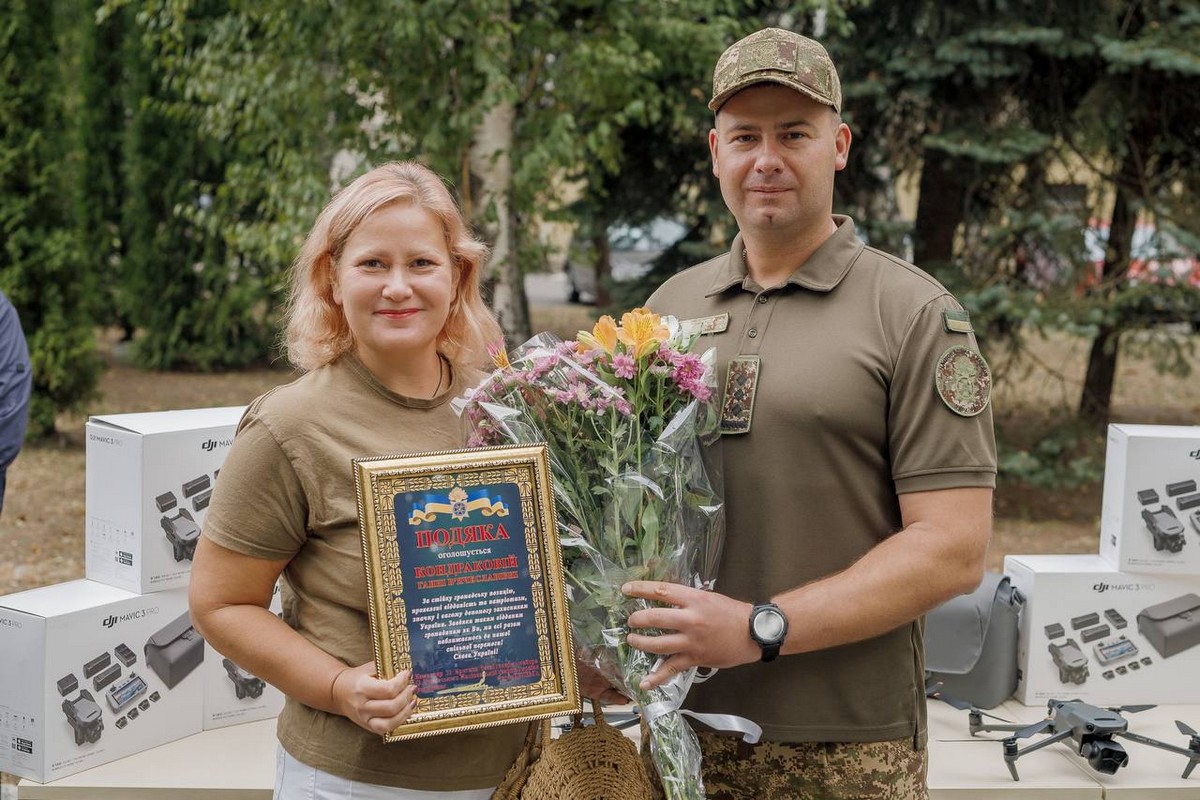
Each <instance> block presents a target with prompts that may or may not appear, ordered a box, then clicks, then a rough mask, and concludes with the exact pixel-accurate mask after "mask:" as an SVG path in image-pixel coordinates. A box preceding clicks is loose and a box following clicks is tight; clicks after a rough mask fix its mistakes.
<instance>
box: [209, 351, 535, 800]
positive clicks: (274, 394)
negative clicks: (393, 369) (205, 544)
mask: <svg viewBox="0 0 1200 800" xmlns="http://www.w3.org/2000/svg"><path fill="white" fill-rule="evenodd" d="M480 378H482V375H480V374H479V373H477V372H463V371H461V370H455V377H454V381H453V383H452V385H451V387H450V389H449V390H447V391H446V392H444V393H443V394H442V395H440V396H438V397H437V398H435V399H433V400H418V399H412V398H407V397H402V396H400V395H397V394H395V393H393V392H391V391H389V390H388V389H387V388H385V387H384V386H383V385H382V384H380V383H379V381H378V380H376V379H375V377H374V376H373V375H372V374H371V372H370V371H368V370H367V369H366V368H365V367H364V366H363V365H362V363H361V362H359V361H358V360H357V359H356V358H354V357H353V356H343V357H342V358H341V359H339V360H338V361H336V362H334V363H333V364H331V365H329V366H326V367H322V368H320V369H317V370H315V371H313V372H310V373H308V374H306V375H304V376H303V377H301V378H299V379H298V380H296V381H294V382H293V383H290V384H288V385H286V386H280V387H278V388H276V389H273V390H272V391H270V392H268V393H267V394H265V395H263V396H262V397H260V398H258V399H257V400H255V401H254V402H253V403H251V404H250V406H249V408H248V409H247V411H246V414H245V416H244V417H243V418H242V421H241V423H240V425H239V426H238V431H237V436H236V437H235V439H234V443H233V447H232V448H231V449H230V452H229V456H228V458H227V459H226V460H225V463H224V464H223V465H222V467H221V472H220V475H219V477H218V480H217V483H216V487H215V488H214V491H213V499H212V504H211V506H210V508H209V511H208V517H207V519H206V521H205V524H204V532H203V535H204V536H207V537H208V538H209V539H211V540H212V541H214V542H216V543H217V544H219V545H221V546H222V547H226V548H229V549H230V550H234V551H236V552H239V553H243V554H245V555H249V556H253V557H256V558H267V559H277V560H281V559H290V562H289V564H288V566H287V567H286V569H285V570H284V573H283V580H282V582H281V583H282V589H281V595H282V602H283V617H284V619H285V620H286V621H287V623H288V624H289V625H291V626H292V627H293V628H295V629H296V630H297V631H298V632H299V633H300V635H302V636H304V637H305V638H306V639H308V640H309V641H311V642H313V643H315V644H316V645H317V646H319V647H320V648H321V649H323V650H325V651H326V652H328V653H330V654H332V655H333V656H335V657H336V658H338V659H340V660H341V661H344V662H345V663H346V664H347V665H350V666H357V665H359V664H363V663H366V662H367V661H370V660H371V658H372V657H373V646H372V638H371V630H370V621H369V617H368V611H367V586H366V579H365V577H364V574H365V573H364V569H363V556H362V544H361V539H360V535H359V527H358V512H357V504H356V499H355V490H354V475H353V472H352V469H351V459H353V458H359V457H367V456H388V455H403V454H406V453H416V452H423V451H432V450H447V449H454V448H460V447H462V446H463V444H464V442H465V441H466V435H467V431H466V426H465V422H464V421H463V420H461V419H460V418H459V417H458V416H456V415H455V413H454V411H453V410H452V409H451V407H450V402H449V401H450V399H451V398H452V397H454V396H455V395H458V394H461V393H462V392H463V391H465V390H466V389H467V388H469V387H471V386H473V385H474V384H475V383H477V382H478V380H479V379H480ZM527 730H528V728H527V726H526V725H523V724H522V725H507V726H503V727H498V728H491V729H486V730H481V731H473V732H468V733H455V734H445V735H441V736H433V737H429V738H422V739H415V740H409V741H403V742H396V743H392V744H384V742H383V740H382V738H381V737H380V736H378V735H376V734H372V733H370V732H368V731H366V730H364V729H362V728H360V727H358V726H357V725H355V724H354V723H353V722H351V721H350V720H349V719H347V718H345V717H342V716H339V715H336V714H330V713H327V712H324V711H318V710H315V709H312V708H309V707H308V706H305V705H303V704H301V703H298V702H296V701H295V700H293V699H291V698H288V699H287V701H286V703H285V705H284V709H283V712H282V714H280V717H279V723H278V735H279V741H280V744H282V746H283V747H284V749H286V750H287V751H288V752H289V753H291V754H292V755H293V756H294V757H295V758H297V759H298V760H300V761H301V762H303V763H305V764H308V765H310V766H313V767H317V768H318V769H322V770H325V771H326V772H329V773H331V774H334V775H338V776H341V777H343V778H348V779H351V780H356V781H363V782H368V783H375V784H382V785H386V786H401V787H405V788H409V789H420V790H426V791H431V790H439V791H450V790H462V789H480V788H485V787H488V786H494V785H496V784H497V783H499V782H500V779H501V778H503V776H504V773H505V772H506V771H507V769H508V767H509V766H510V765H511V764H512V763H513V760H514V759H515V757H516V755H517V753H518V752H519V751H520V749H521V747H522V745H523V743H524V738H525V733H526V731H527Z"/></svg>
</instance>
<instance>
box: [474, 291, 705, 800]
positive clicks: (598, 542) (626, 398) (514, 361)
mask: <svg viewBox="0 0 1200 800" xmlns="http://www.w3.org/2000/svg"><path fill="white" fill-rule="evenodd" d="M696 338H697V336H696V335H695V334H688V333H685V332H684V331H683V330H682V329H681V327H680V325H679V324H678V323H677V322H676V321H675V320H674V319H673V318H671V317H659V316H658V315H656V314H654V313H651V312H650V311H647V310H646V309H640V308H639V309H635V310H633V311H631V312H629V313H626V314H624V315H623V316H622V318H621V324H620V325H618V324H617V323H616V321H615V320H614V319H613V318H612V317H608V316H605V317H601V318H600V321H599V322H597V323H596V325H595V327H594V328H593V329H592V331H591V332H590V333H588V332H583V331H581V332H580V334H579V336H578V338H577V339H576V340H574V341H565V342H564V341H561V340H559V339H558V338H557V337H554V336H553V335H550V334H541V335H539V336H536V337H534V338H533V339H531V340H529V341H528V342H526V343H525V344H524V345H522V346H521V347H519V348H517V350H516V351H514V352H513V353H512V354H511V357H510V355H509V354H507V353H505V352H504V351H503V349H502V348H500V347H496V348H494V349H493V350H492V357H493V360H494V361H495V362H496V366H497V369H496V371H495V372H493V373H492V374H491V375H490V376H489V377H488V378H487V379H486V380H485V381H484V382H483V383H482V384H480V385H479V386H478V387H476V388H475V389H473V390H471V391H470V392H468V393H467V395H466V396H465V397H464V398H462V399H461V400H459V401H457V408H458V409H459V411H460V413H465V414H466V415H467V418H468V420H469V421H470V423H471V425H472V429H473V433H472V436H471V440H470V443H471V445H472V446H483V445H494V444H504V443H514V444H516V443H526V444H527V443H533V442H546V443H547V445H548V449H549V454H550V462H551V470H552V472H553V479H554V480H553V484H554V494H555V501H556V504H557V508H558V525H559V534H560V539H561V542H562V544H563V550H564V561H565V563H566V570H567V577H568V586H569V590H570V599H571V617H572V625H573V627H574V634H575V641H576V647H577V649H578V651H579V653H580V658H581V659H583V660H584V661H586V662H588V663H590V664H591V665H592V666H594V667H595V668H596V669H598V670H599V671H600V672H601V673H602V674H603V675H604V676H605V677H606V678H608V680H609V681H610V682H612V683H613V685H614V686H617V687H619V688H620V689H621V691H622V692H623V693H624V694H625V695H626V696H628V697H631V698H633V699H634V700H635V702H636V703H637V704H638V706H639V707H640V708H641V711H642V715H643V718H644V719H645V721H646V722H647V724H648V725H649V729H650V734H651V740H650V749H651V755H652V757H653V760H654V763H655V766H656V767H657V768H658V772H659V775H660V776H661V778H662V782H663V788H664V789H665V790H666V794H667V797H668V798H672V800H674V798H696V800H700V798H703V797H704V787H703V784H702V782H701V779H700V748H699V742H698V740H697V739H696V736H695V734H694V733H693V732H692V730H691V728H690V727H689V726H688V725H687V723H686V722H685V721H684V720H683V718H682V717H681V715H680V714H679V712H678V709H679V706H680V703H681V702H682V700H683V697H684V695H685V694H686V692H687V690H688V688H689V687H690V685H691V683H692V681H693V679H694V678H695V670H694V669H693V670H689V671H688V672H685V673H683V674H681V675H677V676H676V677H675V679H674V680H672V681H671V682H670V683H668V684H666V685H664V686H662V687H659V688H657V689H654V690H651V691H643V690H642V689H641V688H640V685H639V684H640V682H641V680H642V678H643V677H645V676H646V675H647V674H648V673H649V672H651V671H652V670H653V669H654V667H655V659H656V657H655V656H653V655H650V654H647V653H644V652H642V651H639V650H635V649H633V648H631V647H629V646H628V645H627V644H626V643H625V634H626V633H627V632H628V627H627V625H626V621H627V619H628V617H629V615H630V614H631V613H633V612H634V611H635V610H637V609H638V608H642V607H646V606H647V601H644V600H635V599H631V598H627V597H625V596H624V595H623V594H622V593H621V585H622V584H624V583H625V582H626V581H629V580H653V581H670V582H674V583H683V584H687V585H689V586H697V587H704V588H712V581H713V579H714V577H715V575H716V567H717V562H718V560H719V558H720V553H721V544H722V539H723V535H724V528H723V524H724V517H723V503H722V499H721V497H720V493H719V491H718V490H717V488H716V487H717V486H719V485H720V483H719V480H718V479H719V462H718V461H717V460H716V456H715V451H714V449H713V448H710V447H707V445H709V444H711V443H713V442H714V441H715V440H716V438H717V436H718V428H717V413H716V409H715V403H714V397H713V394H714V391H715V389H714V387H715V376H714V370H713V361H714V353H713V351H711V350H709V351H707V352H706V353H704V354H702V355H701V354H696V353H693V352H691V348H692V346H693V345H694V344H695V340H696Z"/></svg>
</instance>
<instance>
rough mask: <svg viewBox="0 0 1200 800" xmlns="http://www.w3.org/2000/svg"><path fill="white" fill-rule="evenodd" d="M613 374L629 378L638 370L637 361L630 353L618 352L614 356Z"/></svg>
mask: <svg viewBox="0 0 1200 800" xmlns="http://www.w3.org/2000/svg"><path fill="white" fill-rule="evenodd" d="M612 367H613V374H614V375H616V376H617V377H618V378H624V379H625V380H629V379H630V378H632V377H633V376H634V374H635V373H636V371H637V362H636V361H634V360H633V356H631V355H629V353H617V354H615V355H614V356H613V358H612Z"/></svg>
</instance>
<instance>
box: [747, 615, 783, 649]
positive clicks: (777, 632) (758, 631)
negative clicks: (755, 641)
mask: <svg viewBox="0 0 1200 800" xmlns="http://www.w3.org/2000/svg"><path fill="white" fill-rule="evenodd" d="M784 630H785V627H784V619H783V615H782V614H780V613H779V612H778V611H776V610H775V609H773V608H766V609H763V610H761V611H759V612H758V613H757V614H755V615H754V635H755V636H757V637H758V638H759V639H760V640H762V641H764V642H773V641H777V640H779V639H780V638H782V636H783V632H784Z"/></svg>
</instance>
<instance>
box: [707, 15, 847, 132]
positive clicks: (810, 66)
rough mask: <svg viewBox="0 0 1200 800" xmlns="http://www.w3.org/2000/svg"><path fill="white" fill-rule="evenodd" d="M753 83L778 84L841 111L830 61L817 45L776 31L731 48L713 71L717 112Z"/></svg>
mask: <svg viewBox="0 0 1200 800" xmlns="http://www.w3.org/2000/svg"><path fill="white" fill-rule="evenodd" d="M756 83H778V84H780V85H781V86H787V87H788V88H789V89H795V90H796V91H798V92H803V93H804V94H806V95H808V96H809V97H811V98H812V99H813V100H816V101H817V102H819V103H824V104H825V105H827V106H833V110H834V111H838V112H841V110H842V84H841V82H840V81H839V80H838V74H837V68H836V67H835V66H834V65H833V59H831V58H830V57H829V53H828V52H827V51H826V50H825V48H824V47H822V46H821V45H820V43H818V42H814V41H813V40H812V39H809V38H807V37H805V36H801V35H800V34H798V33H792V32H791V31H785V30H781V29H779V28H763V29H762V30H761V31H757V32H755V33H752V34H750V35H749V36H747V37H746V38H745V39H742V40H741V41H738V42H735V43H734V44H732V45H730V47H729V49H728V50H726V51H725V52H724V53H722V54H721V58H720V60H718V61H717V68H716V69H714V70H713V96H712V100H709V101H708V107H709V108H710V109H712V110H713V111H717V110H718V109H720V108H721V106H723V105H724V104H725V101H726V100H728V99H729V98H730V97H733V95H734V94H736V93H737V92H740V91H741V90H742V89H745V88H746V87H747V86H752V85H754V84H756Z"/></svg>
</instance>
